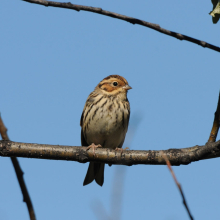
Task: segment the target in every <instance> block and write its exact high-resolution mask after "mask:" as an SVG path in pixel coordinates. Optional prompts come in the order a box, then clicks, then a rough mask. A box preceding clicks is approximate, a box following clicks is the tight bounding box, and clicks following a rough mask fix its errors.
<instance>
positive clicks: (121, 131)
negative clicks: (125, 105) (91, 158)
mask: <svg viewBox="0 0 220 220" xmlns="http://www.w3.org/2000/svg"><path fill="white" fill-rule="evenodd" d="M122 117H124V115H123V114H122V112H117V114H116V113H115V112H114V113H113V112H112V113H111V112H110V113H109V112H108V113H106V114H105V113H103V112H100V114H98V115H97V116H96V117H95V118H94V119H93V120H91V121H90V123H89V124H88V126H87V129H86V140H87V143H88V144H92V143H94V144H101V145H102V147H105V148H112V149H115V148H116V147H119V145H120V144H121V143H122V142H123V140H124V138H125V134H126V131H127V130H125V128H124V126H123V123H122V121H123V119H122Z"/></svg>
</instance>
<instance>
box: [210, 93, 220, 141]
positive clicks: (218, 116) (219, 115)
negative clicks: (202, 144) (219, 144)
mask: <svg viewBox="0 0 220 220" xmlns="http://www.w3.org/2000/svg"><path fill="white" fill-rule="evenodd" d="M219 126H220V92H219V96H218V105H217V109H216V112H215V118H214V122H213V126H212V130H211V133H210V136H209V140H208V142H215V141H216V137H217V134H218V130H219Z"/></svg>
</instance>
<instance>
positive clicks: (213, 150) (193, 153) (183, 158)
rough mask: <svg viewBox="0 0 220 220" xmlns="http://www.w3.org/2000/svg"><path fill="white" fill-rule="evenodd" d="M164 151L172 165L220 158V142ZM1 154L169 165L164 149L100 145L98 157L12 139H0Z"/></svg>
mask: <svg viewBox="0 0 220 220" xmlns="http://www.w3.org/2000/svg"><path fill="white" fill-rule="evenodd" d="M163 152H164V154H165V155H166V156H167V158H168V160H169V161H170V163H171V165H173V166H179V165H181V164H184V165H187V164H189V163H191V162H195V161H199V160H204V159H210V158H216V157H220V141H217V142H214V143H209V142H208V143H206V144H205V145H203V146H198V145H196V146H194V147H189V148H182V149H169V150H163ZM0 156H2V157H28V158H38V159H52V160H70V161H77V162H80V163H86V162H88V161H97V162H102V163H111V164H122V165H129V166H131V165H137V164H152V165H154V164H157V165H165V164H166V161H165V160H164V158H163V157H162V155H161V151H154V150H148V151H143V150H142V151H141V150H126V151H123V153H122V154H121V153H120V152H117V151H115V150H111V149H106V148H99V149H96V154H95V157H94V155H93V151H92V150H89V151H86V147H73V146H60V145H45V144H29V143H19V142H11V141H0Z"/></svg>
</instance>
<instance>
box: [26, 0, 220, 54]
mask: <svg viewBox="0 0 220 220" xmlns="http://www.w3.org/2000/svg"><path fill="white" fill-rule="evenodd" d="M23 1H25V2H29V3H34V4H39V5H44V6H47V7H48V6H51V7H59V8H68V9H72V10H75V11H78V12H79V11H80V10H82V11H90V12H93V13H97V14H102V15H105V16H109V17H112V18H117V19H120V20H124V21H127V22H129V23H132V24H139V25H142V26H145V27H148V28H151V29H154V30H155V31H158V32H160V33H163V34H166V35H169V36H171V37H175V38H177V39H179V40H186V41H189V42H191V43H194V44H198V45H200V46H202V47H207V48H209V49H211V50H215V51H218V52H220V47H217V46H215V45H212V44H209V43H207V42H205V41H201V40H198V39H195V38H192V37H189V36H186V35H183V34H179V33H176V32H173V31H169V30H167V29H164V28H161V27H160V26H159V25H158V24H153V23H150V22H147V21H143V20H140V19H137V18H133V17H128V16H126V15H121V14H118V13H115V12H111V11H106V10H103V9H102V8H96V7H89V6H84V5H75V4H72V3H70V2H68V3H62V2H53V1H46V0H23Z"/></svg>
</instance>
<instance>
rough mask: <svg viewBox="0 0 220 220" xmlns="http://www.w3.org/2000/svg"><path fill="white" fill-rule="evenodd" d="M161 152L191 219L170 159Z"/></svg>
mask: <svg viewBox="0 0 220 220" xmlns="http://www.w3.org/2000/svg"><path fill="white" fill-rule="evenodd" d="M161 153H162V156H163V158H164V160H165V161H166V164H167V167H168V168H169V170H170V172H171V174H172V176H173V179H174V181H175V183H176V185H177V187H178V189H179V191H180V194H181V196H182V199H183V204H184V206H185V208H186V210H187V213H188V215H189V217H190V219H191V220H193V217H192V215H191V213H190V211H189V207H188V205H187V203H186V199H185V196H184V194H183V190H182V187H181V185H180V183H179V182H178V181H177V178H176V176H175V173H174V171H173V169H172V167H171V164H170V161H169V160H168V158H167V156H166V155H165V154H164V153H163V151H161Z"/></svg>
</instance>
